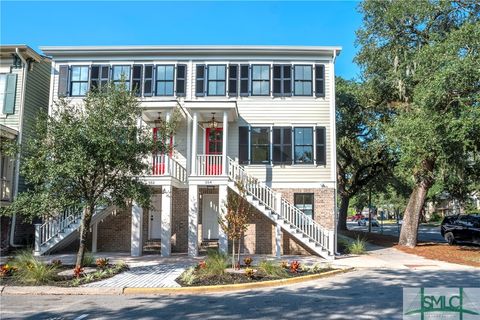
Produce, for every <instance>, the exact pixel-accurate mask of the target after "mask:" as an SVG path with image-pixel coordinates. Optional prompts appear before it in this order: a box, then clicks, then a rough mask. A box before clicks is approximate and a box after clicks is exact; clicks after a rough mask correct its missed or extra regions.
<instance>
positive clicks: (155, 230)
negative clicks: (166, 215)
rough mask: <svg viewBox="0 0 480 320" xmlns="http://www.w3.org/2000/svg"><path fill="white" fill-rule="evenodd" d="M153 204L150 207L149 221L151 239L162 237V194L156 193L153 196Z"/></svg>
mask: <svg viewBox="0 0 480 320" xmlns="http://www.w3.org/2000/svg"><path fill="white" fill-rule="evenodd" d="M152 206H153V209H150V211H149V212H150V217H149V219H150V221H149V222H150V223H149V230H150V232H149V234H150V237H149V239H160V237H161V233H162V215H161V212H162V195H161V194H155V195H153V196H152Z"/></svg>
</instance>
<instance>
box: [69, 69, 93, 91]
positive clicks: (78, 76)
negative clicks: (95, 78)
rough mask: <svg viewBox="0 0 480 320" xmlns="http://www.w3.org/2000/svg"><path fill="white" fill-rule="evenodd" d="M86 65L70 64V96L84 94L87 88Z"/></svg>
mask: <svg viewBox="0 0 480 320" xmlns="http://www.w3.org/2000/svg"><path fill="white" fill-rule="evenodd" d="M88 70H89V67H88V66H72V75H71V78H70V93H71V95H72V96H84V95H85V94H86V93H87V90H88Z"/></svg>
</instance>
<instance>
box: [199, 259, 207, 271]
mask: <svg viewBox="0 0 480 320" xmlns="http://www.w3.org/2000/svg"><path fill="white" fill-rule="evenodd" d="M206 267H207V263H206V262H205V260H202V261H200V262H199V263H198V265H197V269H205V268H206Z"/></svg>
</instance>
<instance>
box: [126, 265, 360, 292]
mask: <svg viewBox="0 0 480 320" xmlns="http://www.w3.org/2000/svg"><path fill="white" fill-rule="evenodd" d="M354 269H355V268H345V269H337V270H331V271H327V272H324V273H320V274H312V275H308V276H300V277H295V278H288V279H280V280H269V281H259V282H250V283H237V284H226V285H214V286H200V287H180V288H124V289H123V294H132V295H133V294H197V293H202V294H203V293H219V292H230V291H243V290H250V289H258V288H270V287H279V286H284V285H290V284H295V283H301V282H307V281H311V280H317V279H322V278H327V277H331V276H334V275H337V274H341V273H345V272H349V271H352V270H354Z"/></svg>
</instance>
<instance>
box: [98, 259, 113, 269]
mask: <svg viewBox="0 0 480 320" xmlns="http://www.w3.org/2000/svg"><path fill="white" fill-rule="evenodd" d="M109 262H110V260H109V259H108V258H98V259H97V260H95V264H96V265H97V267H98V268H100V269H105V268H106V267H107V266H108V263H109Z"/></svg>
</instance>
